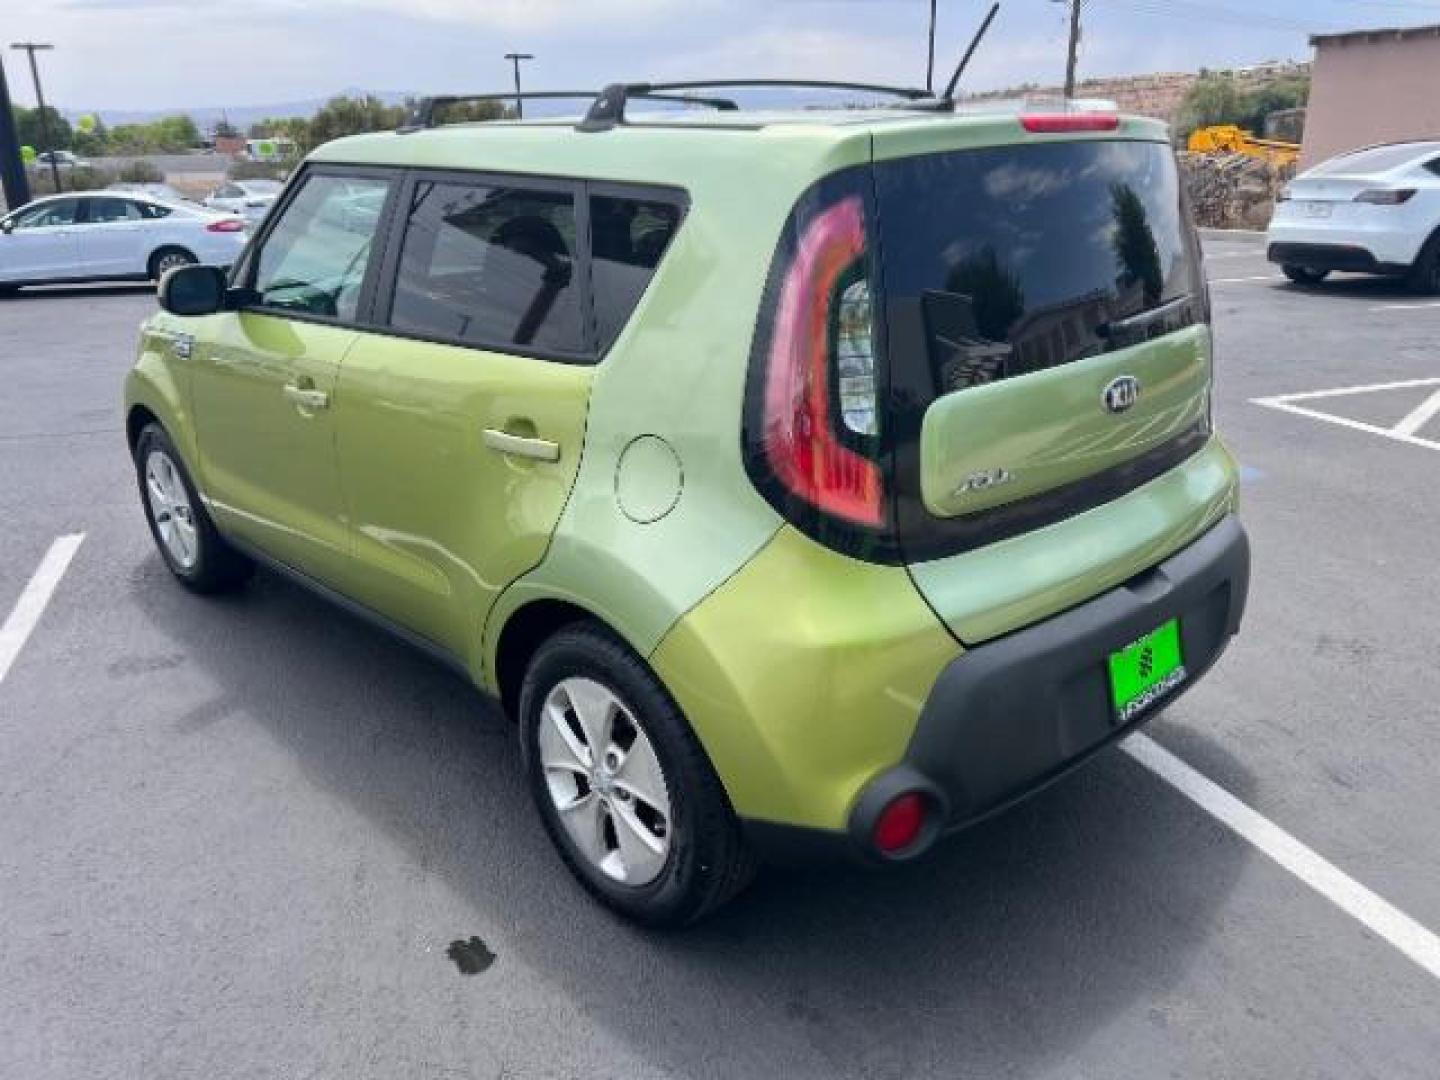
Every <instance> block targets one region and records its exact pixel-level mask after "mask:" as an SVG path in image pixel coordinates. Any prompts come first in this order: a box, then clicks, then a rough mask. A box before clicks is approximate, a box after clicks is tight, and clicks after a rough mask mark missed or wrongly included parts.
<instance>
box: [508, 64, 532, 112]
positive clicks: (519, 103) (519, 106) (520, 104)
mask: <svg viewBox="0 0 1440 1080" xmlns="http://www.w3.org/2000/svg"><path fill="white" fill-rule="evenodd" d="M505 59H506V60H509V61H510V63H512V64H514V65H515V118H516V119H517V120H523V119H524V118H525V101H524V99H523V98H521V97H520V61H521V60H534V59H535V56H534V54H533V53H528V52H507V53H506V54H505Z"/></svg>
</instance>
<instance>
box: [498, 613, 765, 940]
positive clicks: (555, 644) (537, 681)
mask: <svg viewBox="0 0 1440 1080" xmlns="http://www.w3.org/2000/svg"><path fill="white" fill-rule="evenodd" d="M519 714H520V739H521V752H522V755H523V758H524V762H525V772H526V777H527V779H528V781H529V785H530V790H531V795H532V797H533V798H534V800H535V804H536V807H537V808H538V809H539V811H540V817H541V819H542V820H543V821H544V823H545V829H546V832H548V833H549V835H550V839H551V840H552V841H553V842H554V844H555V846H556V847H557V848H558V849H559V851H560V854H561V856H562V857H563V858H564V860H565V863H566V865H568V866H569V868H570V870H571V872H572V873H573V874H574V875H575V876H576V877H577V878H578V879H579V880H580V883H581V884H582V885H584V886H585V888H586V889H587V890H589V891H590V893H591V894H592V895H593V896H595V897H596V898H597V899H599V900H600V901H601V902H602V903H604V904H606V905H607V906H608V907H610V908H612V909H613V910H615V911H617V912H619V913H620V914H621V915H624V916H625V917H626V918H628V919H632V920H634V921H635V922H638V923H642V924H645V925H647V926H682V925H685V924H687V923H693V922H695V921H697V920H699V919H701V918H703V917H704V916H706V915H708V914H709V913H710V912H712V911H714V910H715V909H716V908H718V907H720V906H721V905H722V904H724V903H725V902H726V901H727V900H729V899H730V898H731V897H733V896H734V895H735V894H736V893H738V892H739V891H740V890H741V889H742V888H744V886H745V885H746V884H747V883H748V882H749V880H750V878H751V877H752V876H753V873H754V867H755V863H754V859H753V858H752V856H751V854H750V852H749V850H748V849H747V847H746V845H745V842H744V838H743V837H742V835H741V831H740V824H739V822H738V821H737V820H736V818H735V814H734V811H733V810H732V809H731V807H730V802H729V800H728V799H727V798H726V795H725V791H724V788H723V787H722V786H721V784H720V779H719V777H717V776H716V775H715V770H714V768H713V767H712V766H711V764H710V761H709V759H708V758H707V757H706V755H705V751H704V750H703V749H702V748H701V746H700V742H699V740H698V739H697V738H696V737H695V733H694V732H693V731H692V730H691V729H690V725H689V724H688V723H687V722H686V720H685V717H684V715H683V714H682V713H681V712H680V710H679V708H678V707H677V706H676V704H675V702H674V701H673V700H672V699H671V698H670V695H669V694H668V693H667V692H666V691H665V688H664V687H663V686H662V685H661V683H660V682H659V680H658V679H656V678H655V676H654V675H653V674H652V673H651V672H650V670H649V668H647V667H646V665H645V664H644V663H643V662H642V661H641V660H640V658H639V657H637V656H636V655H635V654H634V653H633V652H631V651H630V649H628V648H626V646H625V645H624V644H622V643H621V642H620V641H618V640H617V639H616V638H615V637H614V636H612V635H611V634H609V633H607V632H606V631H605V630H604V629H602V628H601V627H599V626H598V625H595V624H593V623H577V624H574V625H572V626H569V627H566V628H565V629H563V630H561V631H559V632H558V633H557V634H556V635H555V636H554V637H552V638H551V639H550V640H549V641H547V642H545V644H544V645H542V646H541V647H540V650H539V651H538V652H537V653H536V655H535V658H534V660H533V661H532V662H531V665H530V668H529V670H528V671H527V672H526V674H525V682H524V685H523V686H522V688H521V692H520V710H519Z"/></svg>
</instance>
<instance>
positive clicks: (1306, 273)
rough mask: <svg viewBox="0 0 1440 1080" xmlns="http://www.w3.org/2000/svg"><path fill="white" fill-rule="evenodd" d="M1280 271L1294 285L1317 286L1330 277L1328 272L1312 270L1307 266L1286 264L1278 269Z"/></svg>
mask: <svg viewBox="0 0 1440 1080" xmlns="http://www.w3.org/2000/svg"><path fill="white" fill-rule="evenodd" d="M1280 270H1281V271H1282V272H1283V273H1284V275H1285V276H1286V277H1287V278H1289V279H1290V280H1291V281H1293V282H1294V283H1295V284H1296V285H1319V284H1320V283H1321V282H1322V281H1324V280H1325V279H1326V278H1327V277H1329V276H1330V271H1329V270H1313V269H1311V268H1310V267H1308V266H1291V265H1289V264H1286V265H1285V266H1282V267H1280Z"/></svg>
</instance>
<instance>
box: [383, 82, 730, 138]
mask: <svg viewBox="0 0 1440 1080" xmlns="http://www.w3.org/2000/svg"><path fill="white" fill-rule="evenodd" d="M630 96H631V97H635V98H642V99H644V100H646V101H668V102H675V103H678V104H682V105H701V106H704V107H706V108H710V109H718V110H720V111H721V112H734V111H736V110H738V109H739V108H740V106H739V105H737V104H736V103H735V102H733V101H731V100H730V99H729V98H724V97H709V96H700V95H696V94H665V93H632V94H631V95H630ZM517 98H518V99H519V100H521V101H553V100H564V99H567V98H575V99H583V100H586V101H594V100H595V91H593V90H526V91H524V92H522V93H520V94H516V93H515V92H514V91H513V90H512V91H510V92H508V93H507V92H503V91H496V92H494V93H484V94H438V95H436V96H434V97H427V98H421V99H420V101H419V102H418V103H417V104H416V106H415V108H414V109H413V110H412V111H411V113H410V116H409V117H407V118H406V121H405V123H404V124H403V125H401V127H400V129H399V130H401V131H418V130H420V129H422V128H432V127H437V126H439V121H438V120H437V119H436V117H437V115H438V114H439V113H440V111H441V110H443V109H445V108H448V107H449V106H451V105H460V104H466V103H470V102H476V101H515V100H516V99H517Z"/></svg>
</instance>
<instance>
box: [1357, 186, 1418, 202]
mask: <svg viewBox="0 0 1440 1080" xmlns="http://www.w3.org/2000/svg"><path fill="white" fill-rule="evenodd" d="M1414 195H1415V189H1414V188H1371V189H1370V190H1369V191H1362V192H1360V194H1359V195H1356V196H1355V201H1356V202H1363V203H1371V204H1372V205H1374V206H1399V205H1400V204H1401V203H1404V202H1409V201H1410V199H1411V198H1412V197H1413V196H1414Z"/></svg>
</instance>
